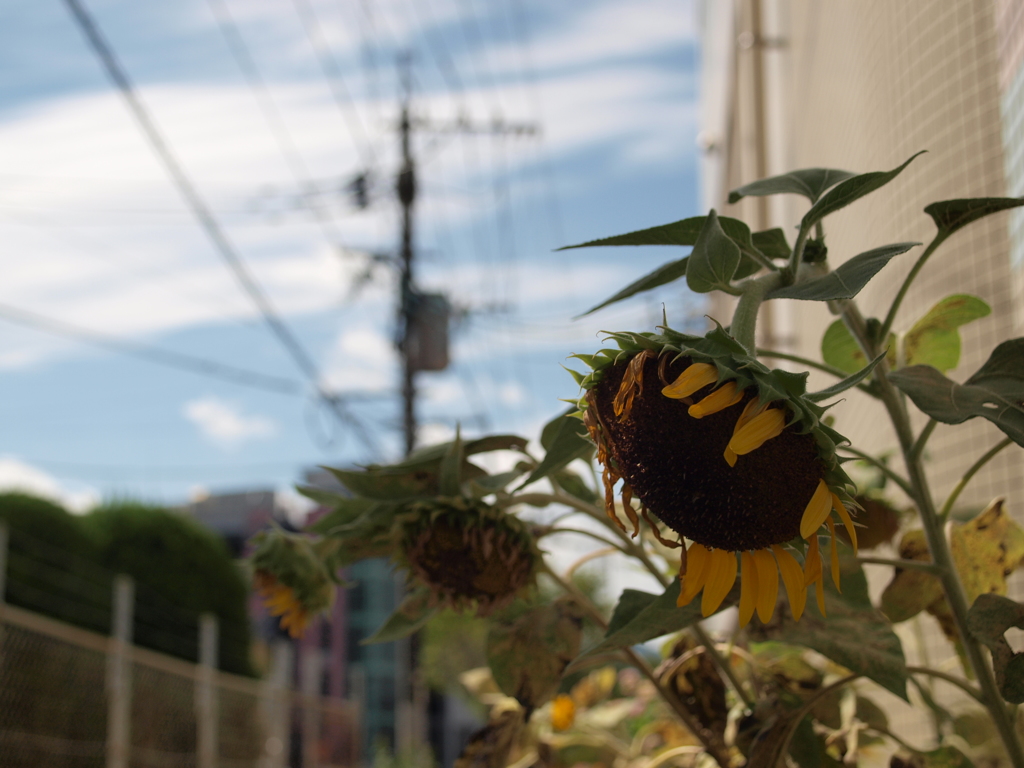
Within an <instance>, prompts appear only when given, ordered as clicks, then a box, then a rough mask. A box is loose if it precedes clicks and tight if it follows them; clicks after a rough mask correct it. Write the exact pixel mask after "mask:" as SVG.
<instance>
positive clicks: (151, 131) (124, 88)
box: [64, 0, 379, 454]
mask: <svg viewBox="0 0 1024 768" xmlns="http://www.w3.org/2000/svg"><path fill="white" fill-rule="evenodd" d="M297 1H299V0H297ZM64 2H65V4H66V5H67V7H68V9H69V10H70V11H71V14H72V16H73V17H74V19H75V21H76V22H77V24H78V26H79V28H80V29H81V30H82V32H83V34H85V36H86V38H87V40H88V41H89V44H90V46H91V47H92V49H93V51H94V52H95V53H96V55H97V56H98V57H99V59H100V61H101V62H102V64H103V66H104V68H105V69H106V71H107V74H108V75H109V76H110V79H111V80H113V81H114V84H115V85H116V86H117V88H118V89H119V90H120V91H121V94H122V95H123V96H124V98H125V101H126V102H127V103H128V107H129V109H130V110H131V112H132V114H133V116H134V117H135V120H136V122H137V123H138V125H139V128H140V129H141V130H142V132H143V133H144V134H145V136H146V138H147V139H148V141H149V144H150V146H151V148H152V149H153V151H154V152H155V153H156V154H157V155H158V156H159V157H160V159H161V160H162V161H163V164H164V166H165V168H166V170H167V172H168V173H169V174H170V175H171V178H172V179H173V181H174V183H175V184H176V185H177V187H178V190H179V192H180V193H181V195H182V196H183V197H184V198H185V201H186V202H187V203H188V205H189V207H190V208H191V209H192V212H193V213H194V214H195V216H196V218H197V219H198V220H199V223H200V225H201V226H202V228H203V229H204V230H205V231H206V234H207V235H208V236H209V238H210V240H211V241H212V242H213V244H214V246H215V248H216V250H217V252H218V253H219V254H220V255H221V257H222V258H223V259H224V261H226V262H227V264H228V266H229V267H230V268H231V270H232V272H233V273H234V275H235V277H236V279H237V280H238V282H239V283H240V284H241V285H242V287H243V289H244V290H245V292H246V293H248V294H249V297H250V298H251V299H252V301H253V303H254V304H255V305H256V306H257V308H258V309H259V311H260V314H261V315H263V318H264V320H266V323H267V325H268V326H269V327H270V330H271V332H272V333H273V334H274V335H275V336H276V337H277V339H278V341H279V342H280V343H281V345H282V346H284V348H285V349H286V350H287V352H288V354H289V355H290V356H291V358H292V360H293V361H294V362H295V364H296V365H297V366H298V367H299V369H300V370H301V371H302V372H303V374H304V375H305V376H306V378H308V379H309V381H310V383H311V384H312V385H313V386H314V388H315V389H316V392H317V395H318V396H319V397H320V398H321V399H322V400H323V401H324V402H325V403H327V404H328V405H329V406H330V407H331V409H332V410H333V411H334V413H335V414H336V415H337V417H338V418H339V419H340V420H341V421H343V422H345V423H347V424H348V425H349V426H350V427H351V428H352V429H353V431H354V432H355V433H356V434H357V436H358V437H359V438H360V439H361V440H362V441H363V443H364V444H365V445H366V446H367V448H369V449H370V451H371V452H372V453H375V454H376V453H378V452H379V451H378V450H377V444H376V440H375V439H374V438H373V436H372V435H371V434H370V433H369V432H368V431H367V430H366V429H365V427H363V425H362V424H361V423H360V422H359V421H358V420H356V418H355V417H354V416H352V414H351V413H349V412H348V410H347V409H346V408H345V406H344V404H343V403H342V401H341V399H340V398H339V397H338V396H337V395H332V394H331V393H329V392H327V391H325V390H324V388H323V387H322V386H321V384H320V372H319V370H318V369H317V366H316V363H315V362H314V361H313V359H312V357H310V355H309V354H308V353H307V352H306V350H305V349H304V348H303V346H302V345H301V344H300V343H299V340H298V339H297V338H296V337H295V336H294V335H293V334H292V332H291V331H290V330H289V329H288V326H286V325H285V324H284V322H283V321H282V320H281V318H280V317H278V315H277V313H276V311H275V310H274V308H273V306H272V305H271V304H270V300H269V299H268V298H267V296H266V295H265V294H264V293H263V290H262V289H261V288H260V286H259V284H258V283H257V282H256V281H255V279H254V278H253V277H252V275H250V274H249V271H248V269H246V267H245V264H243V263H242V260H241V258H240V257H239V255H238V253H237V252H236V251H235V249H234V246H232V245H231V243H230V241H228V239H227V236H226V235H225V234H224V232H223V230H222V229H221V228H220V225H219V224H218V223H217V220H216V219H215V218H214V217H213V214H212V213H211V212H210V210H209V208H208V207H207V206H206V203H205V202H204V201H203V199H202V198H201V197H200V196H199V192H198V191H197V190H196V188H195V186H194V185H193V184H192V182H191V181H190V180H189V178H188V176H186V175H185V171H184V170H183V169H182V167H181V165H180V163H179V162H178V160H177V158H176V157H175V156H174V155H173V154H172V152H171V149H170V146H169V145H168V144H167V142H166V141H164V139H163V137H162V136H161V134H160V132H159V131H158V130H157V127H156V124H155V123H154V122H153V120H152V118H151V117H150V116H149V113H148V112H147V111H146V108H145V107H144V106H143V105H142V102H141V101H140V100H139V98H138V96H137V95H136V94H135V90H134V88H133V86H132V84H131V82H130V81H129V80H128V76H127V75H126V74H125V72H124V70H122V69H121V66H120V64H119V63H118V62H117V59H116V58H115V57H114V53H113V51H112V49H111V48H110V46H109V45H108V44H107V42H106V41H105V40H104V39H103V37H102V35H101V34H100V31H99V28H98V27H97V26H96V23H95V22H94V21H93V19H92V17H91V16H90V15H89V13H88V12H87V11H86V10H85V8H84V6H83V5H82V4H81V3H80V2H79V0H64Z"/></svg>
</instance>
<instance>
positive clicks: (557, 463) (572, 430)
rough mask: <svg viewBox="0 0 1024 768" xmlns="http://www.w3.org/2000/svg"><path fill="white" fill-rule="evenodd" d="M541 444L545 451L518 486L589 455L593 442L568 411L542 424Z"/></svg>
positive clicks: (579, 422)
mask: <svg viewBox="0 0 1024 768" xmlns="http://www.w3.org/2000/svg"><path fill="white" fill-rule="evenodd" d="M570 410H571V409H570ZM545 444H546V445H545ZM541 445H544V446H545V447H546V448H547V453H546V454H544V458H543V459H542V460H541V462H540V464H538V465H537V468H536V469H534V470H533V472H531V473H530V474H529V476H528V477H527V478H526V479H525V480H524V481H523V482H522V483H521V484H520V485H519V488H525V487H526V486H528V485H529V484H530V483H532V482H535V481H537V480H540V479H541V478H542V477H545V476H547V475H549V474H551V473H552V472H557V471H558V470H560V469H562V468H564V467H565V466H566V465H567V464H569V463H570V462H572V461H574V460H575V459H580V458H583V457H585V456H588V455H590V453H591V451H593V450H594V444H593V443H592V442H590V438H589V437H588V436H587V428H586V427H585V426H583V422H582V421H580V420H579V419H578V418H576V417H575V416H570V415H569V413H568V412H566V413H563V414H562V415H560V416H557V417H555V418H554V419H552V420H551V421H549V422H548V423H547V424H546V425H545V426H544V430H543V432H542V433H541Z"/></svg>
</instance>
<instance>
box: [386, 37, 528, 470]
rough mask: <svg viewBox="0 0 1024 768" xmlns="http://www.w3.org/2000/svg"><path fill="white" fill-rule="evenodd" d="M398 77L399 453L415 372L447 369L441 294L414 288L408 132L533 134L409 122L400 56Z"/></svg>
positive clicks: (407, 82) (507, 127) (405, 65)
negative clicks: (399, 81) (400, 221)
mask: <svg viewBox="0 0 1024 768" xmlns="http://www.w3.org/2000/svg"><path fill="white" fill-rule="evenodd" d="M399 65H400V68H401V78H402V112H401V118H400V120H399V136H400V140H401V149H402V165H401V168H400V169H399V172H398V178H397V180H396V183H395V190H396V192H397V193H398V200H399V202H400V203H401V205H402V247H401V253H400V258H399V269H400V273H399V298H398V301H399V304H398V329H399V334H398V351H399V352H400V353H401V356H402V435H403V438H404V446H405V455H406V456H408V455H409V454H410V453H412V450H413V448H415V447H416V427H417V420H416V372H417V371H442V370H444V369H445V368H447V367H448V314H449V305H448V302H447V299H446V298H445V297H444V296H443V295H441V294H430V293H423V292H421V291H420V290H419V289H418V288H417V287H416V281H415V273H414V271H413V265H414V262H415V249H414V245H413V213H414V210H415V203H416V162H415V159H414V158H413V150H412V136H413V131H414V130H428V131H431V132H434V133H458V134H488V135H492V136H494V135H516V136H523V135H526V136H530V135H534V134H536V133H537V127H536V126H535V125H531V124H521V123H506V122H504V121H502V120H498V119H496V120H493V121H492V122H491V123H489V124H485V125H474V124H472V123H470V122H469V121H468V120H467V119H465V118H459V119H458V120H457V121H455V122H454V123H448V124H435V125H431V124H428V123H426V122H425V121H422V120H414V119H413V117H412V114H411V111H412V110H411V102H412V60H411V57H410V56H409V55H408V54H406V55H405V56H403V57H402V59H401V60H400V62H399Z"/></svg>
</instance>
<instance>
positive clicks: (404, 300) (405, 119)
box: [396, 55, 416, 456]
mask: <svg viewBox="0 0 1024 768" xmlns="http://www.w3.org/2000/svg"><path fill="white" fill-rule="evenodd" d="M403 59H404V60H403V62H402V118H401V122H400V124H399V130H400V132H401V141H402V167H401V169H400V170H399V172H398V183H397V185H396V186H397V191H398V200H399V202H400V203H401V204H402V252H401V256H400V259H401V260H400V269H401V276H400V279H399V289H398V290H399V298H398V301H399V305H398V313H399V327H400V328H401V333H402V336H401V341H400V342H399V350H400V351H401V353H402V434H403V436H404V438H405V455H406V456H408V455H409V454H410V453H412V450H413V448H415V447H416V369H415V367H414V365H413V363H414V361H413V356H412V352H413V350H412V348H411V346H412V344H411V338H410V331H411V329H412V325H413V322H414V321H415V318H414V312H415V301H414V296H413V272H412V262H413V250H412V224H413V219H412V216H413V204H414V203H415V202H416V168H415V165H414V164H413V159H412V148H411V143H412V141H411V139H412V137H411V133H412V122H411V120H410V117H409V102H410V100H411V98H412V64H411V59H410V57H409V56H408V55H406V56H404V57H403Z"/></svg>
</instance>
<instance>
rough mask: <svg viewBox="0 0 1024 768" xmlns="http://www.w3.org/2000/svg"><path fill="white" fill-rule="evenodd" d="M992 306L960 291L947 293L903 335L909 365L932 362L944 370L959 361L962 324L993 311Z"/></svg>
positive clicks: (904, 350) (932, 364)
mask: <svg viewBox="0 0 1024 768" xmlns="http://www.w3.org/2000/svg"><path fill="white" fill-rule="evenodd" d="M991 312H992V309H991V308H990V307H989V305H988V304H986V303H985V302H984V301H982V300H981V299H979V298H978V297H977V296H970V295H968V294H966V293H958V294H955V295H953V296H947V297H946V298H944V299H943V300H942V301H940V302H939V303H938V304H936V305H935V306H934V307H932V308H931V309H930V310H928V313H927V314H926V315H925V316H924V317H922V318H921V319H920V320H918V321H917V322H916V323H914V327H913V328H911V329H910V330H909V331H907V335H906V336H904V338H903V356H904V358H905V359H906V364H907V365H930V366H932V367H933V368H936V369H938V370H940V371H942V372H943V373H945V372H946V371H949V370H952V369H953V368H956V366H957V365H958V364H959V362H960V332H959V330H957V329H958V328H959V327H960V326H961V325H965V324H966V323H969V322H971V321H972V320H977V319H978V318H981V317H985V316H986V315H989V314H991Z"/></svg>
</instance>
